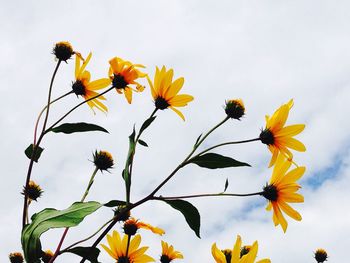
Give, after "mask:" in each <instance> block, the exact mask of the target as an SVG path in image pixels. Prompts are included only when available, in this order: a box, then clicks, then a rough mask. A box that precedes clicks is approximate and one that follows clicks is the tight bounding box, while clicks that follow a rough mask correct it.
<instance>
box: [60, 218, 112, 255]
mask: <svg viewBox="0 0 350 263" xmlns="http://www.w3.org/2000/svg"><path fill="white" fill-rule="evenodd" d="M112 221H113V218H112V219H110V220H108V221H107V222H106V223H104V224H103V225H102V226H101V227H100V228H99V229H97V231H96V232H94V233H93V234H92V235H90V236H88V237H87V238H84V239H82V240H79V241H77V242H75V243H73V244H72V245H70V246H68V247H66V248H65V249H62V250H61V251H60V253H59V254H62V253H64V252H67V250H69V249H71V248H72V247H75V246H76V245H78V244H80V243H83V242H85V241H88V240H89V239H91V238H93V237H94V236H96V235H97V234H98V233H99V232H100V231H101V230H102V229H104V228H105V227H106V226H107V225H108V224H109V223H110V222H112Z"/></svg>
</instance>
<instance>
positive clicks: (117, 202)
mask: <svg viewBox="0 0 350 263" xmlns="http://www.w3.org/2000/svg"><path fill="white" fill-rule="evenodd" d="M120 205H126V202H125V201H120V200H111V201H109V202H107V203H105V204H103V206H106V207H116V206H120Z"/></svg>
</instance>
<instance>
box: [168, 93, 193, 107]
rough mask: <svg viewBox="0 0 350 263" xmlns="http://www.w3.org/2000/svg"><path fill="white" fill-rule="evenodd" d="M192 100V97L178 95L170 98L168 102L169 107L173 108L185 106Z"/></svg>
mask: <svg viewBox="0 0 350 263" xmlns="http://www.w3.org/2000/svg"><path fill="white" fill-rule="evenodd" d="M192 100H193V97H192V96H191V95H187V94H180V95H176V96H175V97H173V98H171V99H170V100H169V101H168V102H169V104H170V105H171V106H174V107H184V106H186V105H187V103H188V102H190V101H192Z"/></svg>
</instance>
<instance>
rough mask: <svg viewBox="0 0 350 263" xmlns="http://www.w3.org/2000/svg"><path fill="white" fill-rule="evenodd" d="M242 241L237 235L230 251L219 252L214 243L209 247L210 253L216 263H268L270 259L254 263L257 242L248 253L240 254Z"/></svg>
mask: <svg viewBox="0 0 350 263" xmlns="http://www.w3.org/2000/svg"><path fill="white" fill-rule="evenodd" d="M241 246H242V240H241V237H240V236H239V235H238V236H237V239H236V243H235V245H234V247H233V249H232V250H230V249H225V250H220V249H218V248H217V246H216V243H214V244H213V246H212V247H211V253H212V255H213V257H214V259H215V261H216V263H270V262H271V261H270V259H262V260H259V261H256V262H255V259H256V256H257V254H258V242H257V241H255V242H254V244H253V245H252V246H251V247H250V249H249V252H247V253H245V254H244V253H241Z"/></svg>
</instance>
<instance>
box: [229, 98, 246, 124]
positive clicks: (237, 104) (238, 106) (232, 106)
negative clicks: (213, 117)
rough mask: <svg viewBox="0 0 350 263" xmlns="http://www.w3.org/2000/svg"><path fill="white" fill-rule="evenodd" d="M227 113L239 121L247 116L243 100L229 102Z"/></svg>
mask: <svg viewBox="0 0 350 263" xmlns="http://www.w3.org/2000/svg"><path fill="white" fill-rule="evenodd" d="M225 112H226V114H227V116H228V117H230V118H232V119H236V120H239V119H240V118H241V117H242V116H243V115H244V114H245V108H244V104H243V101H242V100H241V99H236V100H227V101H226V106H225Z"/></svg>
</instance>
